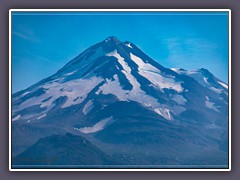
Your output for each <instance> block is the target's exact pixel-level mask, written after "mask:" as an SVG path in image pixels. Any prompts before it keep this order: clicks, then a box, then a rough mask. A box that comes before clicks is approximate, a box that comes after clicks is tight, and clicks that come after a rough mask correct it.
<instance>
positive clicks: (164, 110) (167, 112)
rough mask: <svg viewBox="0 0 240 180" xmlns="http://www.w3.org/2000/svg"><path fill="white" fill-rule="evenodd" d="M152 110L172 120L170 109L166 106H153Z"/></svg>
mask: <svg viewBox="0 0 240 180" xmlns="http://www.w3.org/2000/svg"><path fill="white" fill-rule="evenodd" d="M154 111H155V112H156V113H158V114H159V115H161V116H162V117H164V118H165V119H168V120H172V119H173V118H172V116H171V114H170V110H169V109H167V108H155V109H154Z"/></svg>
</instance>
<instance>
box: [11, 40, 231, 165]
mask: <svg viewBox="0 0 240 180" xmlns="http://www.w3.org/2000/svg"><path fill="white" fill-rule="evenodd" d="M139 112H141V113H139ZM12 114H13V116H12V126H14V128H15V129H17V128H18V127H19V128H20V127H25V129H26V132H24V133H22V134H21V132H20V131H14V132H13V134H14V137H16V138H17V139H21V137H24V138H26V137H27V136H28V135H29V136H32V138H31V140H29V141H27V143H26V144H25V143H24V142H22V141H21V142H22V144H19V143H17V141H18V140H17V139H13V148H14V149H16V151H15V153H14V154H15V155H16V154H19V153H21V152H23V151H24V150H26V147H30V146H31V145H33V144H34V143H36V141H37V140H38V139H39V137H46V136H49V135H50V134H51V133H50V134H49V133H46V132H45V131H40V132H39V133H38V134H36V132H34V131H33V130H32V128H33V127H39V128H40V127H45V128H46V129H48V128H50V127H51V128H55V129H61V131H63V132H64V131H65V132H67V133H73V134H77V135H80V136H83V137H84V138H87V139H89V141H91V143H93V144H95V145H97V146H99V148H100V149H103V151H104V152H105V153H107V154H111V155H116V154H117V156H118V155H120V156H122V155H129V153H130V154H131V151H132V149H131V148H130V147H132V148H133V149H136V147H138V149H137V150H136V151H137V153H136V154H133V155H131V156H132V158H134V159H136V162H135V163H143V162H145V163H147V164H148V163H150V162H153V161H152V158H153V156H151V154H154V157H156V156H158V158H160V159H161V158H163V155H164V156H167V155H169V158H167V159H168V160H166V162H165V163H173V164H175V163H177V164H178V163H181V161H180V160H176V161H174V157H175V156H179V157H181V158H180V159H182V162H188V161H190V160H189V158H188V157H187V155H186V154H185V152H183V150H179V155H177V154H176V152H175V151H176V150H175V149H176V145H179V147H182V145H181V143H182V144H184V145H185V146H186V147H182V148H183V149H184V150H185V151H186V148H187V149H189V148H192V149H194V150H195V151H197V152H199V153H200V154H202V155H203V154H204V152H209V153H216V154H217V155H216V156H218V155H219V156H221V160H219V161H217V162H218V163H220V162H221V163H223V162H224V163H225V162H226V159H227V154H225V153H226V152H225V151H222V149H219V147H225V146H226V143H227V141H226V142H225V144H222V143H221V138H223V139H226V138H227V134H228V133H227V132H228V128H227V126H228V87H227V85H226V84H225V83H224V82H222V81H221V80H219V79H218V78H216V77H215V76H214V75H213V74H211V73H210V72H209V71H208V70H205V69H199V70H192V71H191V70H190V71H186V70H183V69H169V68H165V67H164V66H162V65H160V64H159V63H157V62H156V61H154V60H153V59H152V58H150V57H149V56H148V55H146V54H145V53H144V52H142V51H141V50H140V49H139V48H137V46H136V45H134V44H133V43H131V42H129V41H125V42H121V41H120V40H118V39H117V38H116V37H113V36H112V37H109V38H107V39H105V40H103V41H101V42H100V43H97V44H95V45H93V46H91V47H89V48H88V49H87V50H85V51H83V52H82V53H81V54H80V55H79V56H77V57H75V58H74V59H73V60H71V61H69V62H68V63H67V64H66V65H65V66H63V67H62V68H61V69H60V70H59V71H57V72H56V73H55V74H53V75H52V76H50V77H48V78H45V79H43V80H42V81H39V82H38V83H36V84H34V85H32V86H31V87H29V88H27V89H25V90H23V91H20V92H18V93H16V94H14V95H13V99H12ZM178 131H179V132H185V133H179V132H178ZM23 134H24V135H23ZM186 138H187V140H186ZM127 144H128V145H129V148H127V147H126V146H127ZM174 144H176V145H175V146H174ZM140 145H145V146H146V147H147V149H148V151H149V152H151V153H150V154H149V155H147V156H145V155H144V157H146V158H147V159H148V158H150V159H151V161H148V160H147V159H139V156H140V154H144V151H143V150H142V149H141V148H140V147H139V146H140ZM162 145H164V146H165V147H162ZM20 147H24V148H22V149H21V148H20ZM110 147H111V148H110ZM153 147H157V148H156V151H154V150H152V148H153ZM197 147H199V149H198V148H197ZM206 147H207V149H206ZM118 148H120V149H121V148H123V149H126V152H124V153H122V152H120V151H119V150H118ZM177 149H178V148H177ZM168 151H169V152H172V155H170V154H168V153H167V152H168ZM158 152H162V154H163V155H160V154H158ZM191 153H192V154H194V153H193V152H192V151H191ZM202 155H201V156H202ZM148 156H149V157H148ZM194 156H195V155H194ZM214 158H215V156H214V157H213V158H212V159H209V163H210V164H211V163H213V162H216V159H214ZM187 159H188V160H187ZM193 159H194V158H193ZM193 159H192V160H193ZM160 162H161V161H157V163H160ZM197 162H198V163H201V162H200V160H199V161H197ZM203 162H207V159H204V161H203ZM132 163H133V164H134V162H132Z"/></svg>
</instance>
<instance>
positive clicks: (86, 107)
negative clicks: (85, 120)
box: [83, 101, 93, 115]
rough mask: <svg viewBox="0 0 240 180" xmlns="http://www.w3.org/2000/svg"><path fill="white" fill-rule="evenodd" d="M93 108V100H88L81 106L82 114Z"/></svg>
mask: <svg viewBox="0 0 240 180" xmlns="http://www.w3.org/2000/svg"><path fill="white" fill-rule="evenodd" d="M92 109H93V102H92V101H88V102H87V103H86V105H85V106H84V108H83V114H84V115H87V114H88V113H89V112H90V111H91V110H92Z"/></svg>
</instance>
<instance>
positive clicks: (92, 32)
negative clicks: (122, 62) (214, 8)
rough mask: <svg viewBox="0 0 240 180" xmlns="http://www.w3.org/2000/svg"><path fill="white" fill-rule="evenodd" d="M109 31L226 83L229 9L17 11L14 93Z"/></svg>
mask: <svg viewBox="0 0 240 180" xmlns="http://www.w3.org/2000/svg"><path fill="white" fill-rule="evenodd" d="M109 36H116V37H117V38H118V39H119V40H121V41H126V40H128V41H131V42H133V43H134V44H135V45H137V46H138V47H139V48H140V49H142V50H143V51H144V52H145V53H146V54H147V55H149V56H150V57H151V58H153V59H154V60H156V61H157V62H159V63H160V64H161V65H163V66H165V67H169V68H171V67H182V68H184V69H187V70H190V69H198V68H202V67H203V68H206V69H208V70H209V71H210V72H212V73H213V74H214V75H215V76H216V77H218V78H220V79H221V80H223V81H224V82H226V83H227V82H228V13H227V12H188V13H187V12H178V13H176V12H175V13H173V12H162V13H154V12H151V13H147V14H146V13H145V14H143V13H129V12H123V13H120V12H118V13H114V12H109V13H93V12H92V13H86V12H85V13H83V12H82V13H80V12H78V13H76V12H75V13H73V12H72V13H70V12H58V13H57V12H55V13H53V12H28V13H26V12H13V13H12V88H13V92H16V91H19V90H22V89H25V88H27V87H29V86H30V85H32V84H34V83H36V82H38V81H40V80H41V79H43V78H46V77H48V76H50V75H52V74H54V73H55V72H56V71H57V70H59V69H60V68H61V67H62V66H64V65H65V64H66V63H67V62H68V61H70V60H71V59H73V58H74V57H75V56H77V55H78V54H80V53H81V52H82V51H84V50H85V49H86V48H88V47H89V46H91V45H93V44H96V43H98V42H100V41H103V40H104V39H106V38H107V37H109Z"/></svg>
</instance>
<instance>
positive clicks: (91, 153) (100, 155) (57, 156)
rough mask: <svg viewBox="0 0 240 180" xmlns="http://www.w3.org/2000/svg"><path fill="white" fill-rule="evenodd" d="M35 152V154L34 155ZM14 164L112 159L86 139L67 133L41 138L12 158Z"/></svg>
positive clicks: (95, 162)
mask: <svg viewBox="0 0 240 180" xmlns="http://www.w3.org/2000/svg"><path fill="white" fill-rule="evenodd" d="M36 154H37V156H36ZM13 164H14V165H25V166H26V165H27V166H31V165H46V166H45V167H47V165H49V164H50V165H60V166H61V165H72V166H74V165H85V166H88V165H99V164H100V165H104V164H112V160H111V158H110V157H108V156H107V155H106V154H105V153H104V152H102V151H101V150H99V149H98V148H97V147H95V146H94V145H92V144H91V143H90V142H89V141H88V140H86V139H84V138H82V137H80V136H76V135H72V134H69V133H67V134H66V135H64V136H63V135H52V136H49V137H45V138H41V139H40V140H38V142H37V143H35V144H34V145H33V146H31V147H30V148H28V149H27V150H26V151H25V152H23V153H21V154H19V155H18V156H17V157H15V158H14V159H13Z"/></svg>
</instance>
